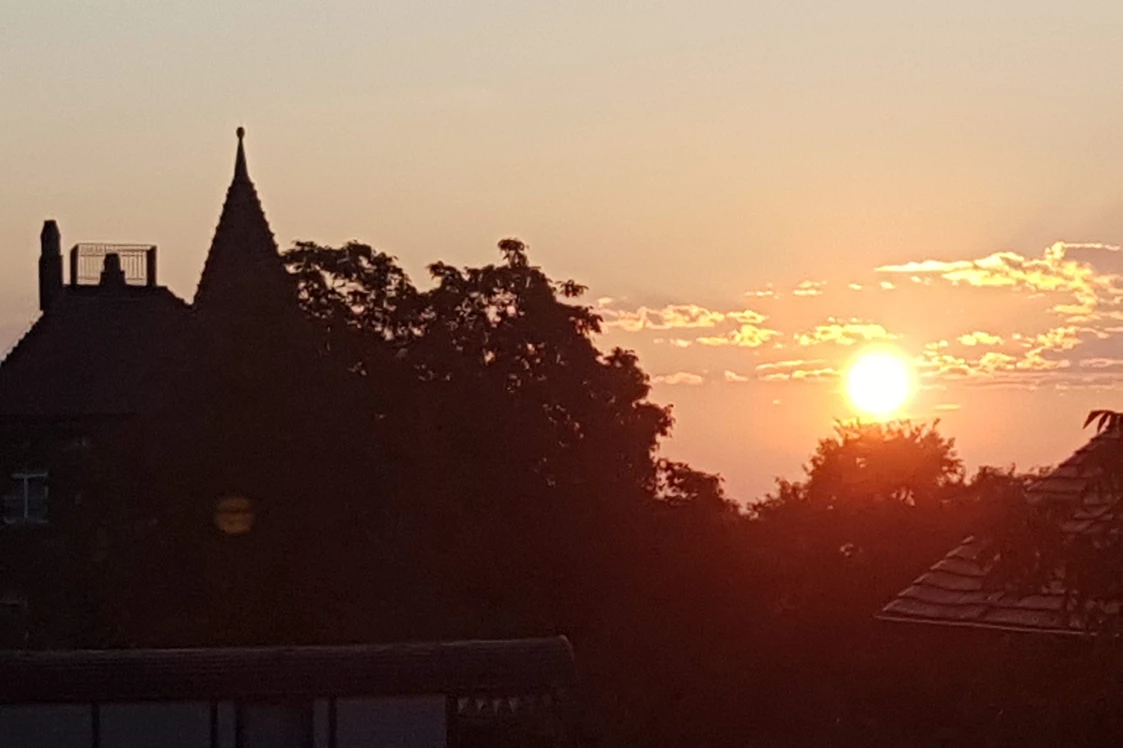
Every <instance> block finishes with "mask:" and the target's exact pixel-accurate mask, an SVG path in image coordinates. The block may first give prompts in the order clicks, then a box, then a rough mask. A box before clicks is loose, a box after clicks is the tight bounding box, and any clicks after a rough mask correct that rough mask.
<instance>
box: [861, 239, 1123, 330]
mask: <svg viewBox="0 0 1123 748" xmlns="http://www.w3.org/2000/svg"><path fill="white" fill-rule="evenodd" d="M1074 249H1079V250H1096V251H1103V252H1118V251H1119V247H1117V246H1115V245H1111V244H1090V243H1082V244H1077V243H1066V242H1056V243H1054V244H1053V245H1052V246H1050V247H1047V248H1046V249H1045V251H1044V252H1043V253H1042V256H1041V257H1040V258H1027V257H1025V256H1023V255H1020V254H1018V253H1016V252H995V253H993V254H990V255H987V256H986V257H982V258H980V259H977V260H954V261H950V262H944V261H941V260H924V261H921V262H907V263H904V264H902V265H882V266H881V267H879V268H877V272H879V273H904V274H910V275H916V276H918V277H919V276H935V277H938V278H942V279H943V280H945V281H948V282H950V283H952V284H953V285H962V284H965V285H968V286H974V287H977V288H1011V289H1014V290H1028V291H1032V292H1035V293H1046V294H1048V293H1066V294H1070V295H1071V296H1072V297H1073V299H1074V300H1075V302H1076V303H1074V304H1070V303H1063V304H1057V305H1055V306H1053V307H1052V311H1054V312H1055V313H1057V314H1061V315H1065V316H1069V317H1077V318H1081V319H1088V318H1091V317H1092V316H1094V314H1095V311H1096V309H1097V308H1098V307H1099V306H1100V305H1102V304H1105V303H1108V304H1111V303H1115V302H1116V300H1117V299H1118V298H1119V297H1120V296H1123V286H1121V285H1120V277H1119V276H1118V275H1116V274H1114V273H1100V272H1097V270H1096V269H1095V267H1093V266H1092V265H1091V264H1090V263H1088V262H1085V261H1081V260H1076V259H1072V258H1071V257H1069V253H1070V252H1071V251H1072V250H1074Z"/></svg>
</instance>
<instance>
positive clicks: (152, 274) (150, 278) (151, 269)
mask: <svg viewBox="0 0 1123 748" xmlns="http://www.w3.org/2000/svg"><path fill="white" fill-rule="evenodd" d="M144 258H145V273H144V283H145V285H147V286H155V285H156V247H154V246H153V247H149V248H148V249H147V250H146V251H145V253H144Z"/></svg>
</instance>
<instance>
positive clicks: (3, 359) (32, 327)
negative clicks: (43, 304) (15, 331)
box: [0, 311, 43, 366]
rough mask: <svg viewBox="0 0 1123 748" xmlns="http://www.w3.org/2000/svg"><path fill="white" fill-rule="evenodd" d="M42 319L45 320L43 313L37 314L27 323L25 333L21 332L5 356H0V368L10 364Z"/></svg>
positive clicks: (5, 352)
mask: <svg viewBox="0 0 1123 748" xmlns="http://www.w3.org/2000/svg"><path fill="white" fill-rule="evenodd" d="M41 319H43V312H41V311H40V312H36V313H35V315H34V316H33V317H32V318H31V321H30V322H29V323H27V326H26V327H25V328H24V329H23V332H21V333H20V334H19V336H17V337H16V340H15V342H14V343H12V344H11V345H10V346H8V349H7V350H6V351H4V355H3V356H0V366H3V365H4V364H6V363H8V360H9V359H10V358H12V357H13V356H14V355H15V354H16V351H17V350H18V349H19V347H20V346H21V345H22V344H23V341H25V340H26V339H27V338H28V337H29V336H30V335H31V333H32V332H33V331H34V330H35V325H36V324H38V322H39V320H41Z"/></svg>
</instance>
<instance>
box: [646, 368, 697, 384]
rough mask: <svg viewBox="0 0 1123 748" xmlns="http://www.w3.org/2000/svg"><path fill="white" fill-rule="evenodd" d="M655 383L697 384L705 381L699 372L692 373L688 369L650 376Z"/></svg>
mask: <svg viewBox="0 0 1123 748" xmlns="http://www.w3.org/2000/svg"><path fill="white" fill-rule="evenodd" d="M651 381H652V382H654V383H655V384H670V385H675V384H688V385H699V384H702V383H703V382H705V381H706V379H705V377H703V376H702V375H701V374H692V373H691V372H689V371H676V372H675V373H674V374H660V375H658V376H654V377H652V378H651Z"/></svg>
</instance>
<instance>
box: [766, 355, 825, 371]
mask: <svg viewBox="0 0 1123 748" xmlns="http://www.w3.org/2000/svg"><path fill="white" fill-rule="evenodd" d="M822 363H825V361H823V359H821V358H816V359H812V360H810V361H807V360H804V359H801V358H797V359H792V360H789V361H771V362H769V363H765V364H758V365H757V367H756V370H757V371H764V372H768V371H786V370H790V369H800V368H805V367H808V366H816V365H818V364H822Z"/></svg>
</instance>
